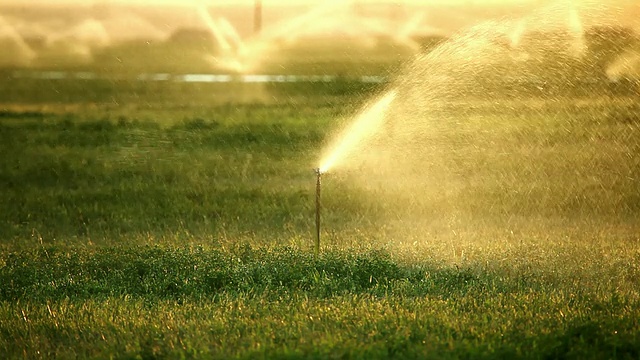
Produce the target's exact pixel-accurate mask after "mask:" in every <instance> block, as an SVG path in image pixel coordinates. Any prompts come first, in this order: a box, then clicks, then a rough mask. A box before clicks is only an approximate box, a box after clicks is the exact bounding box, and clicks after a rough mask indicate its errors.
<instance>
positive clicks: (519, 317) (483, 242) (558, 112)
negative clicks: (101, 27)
mask: <svg viewBox="0 0 640 360" xmlns="http://www.w3.org/2000/svg"><path fill="white" fill-rule="evenodd" d="M234 86H236V88H233V89H231V90H230V89H229V87H228V86H221V85H216V84H177V83H146V84H142V83H129V82H124V81H122V82H118V81H93V82H83V81H80V80H77V81H76V80H70V81H43V80H29V81H27V80H25V81H20V82H3V83H2V84H0V103H2V105H0V153H1V154H2V157H1V158H0V187H1V188H2V192H1V193H0V284H1V285H0V351H2V352H3V354H5V355H6V356H7V357H9V358H56V357H57V358H72V357H80V358H86V357H92V358H111V357H115V358H149V359H151V358H229V357H237V358H256V357H287V358H388V357H392V358H416V357H419V358H461V357H462V358H501V357H504V358H513V357H521V358H580V359H582V358H621V359H623V358H628V359H636V358H638V357H639V356H640V346H639V345H638V344H640V338H639V333H640V320H639V319H640V310H638V309H640V307H639V305H640V304H639V300H640V299H639V291H640V280H639V279H640V266H639V265H638V264H640V247H639V245H640V238H639V237H638V234H639V230H640V224H638V221H637V219H638V215H640V214H639V211H640V206H639V205H638V204H640V195H639V194H640V190H639V189H640V187H639V186H638V185H639V182H638V181H639V180H638V179H639V176H640V174H639V173H638V171H639V170H638V169H639V168H640V164H639V163H638V150H639V145H638V144H639V143H640V137H639V136H638V135H639V134H638V132H639V124H640V120H639V118H638V112H637V110H638V109H637V105H636V103H637V97H633V96H627V97H619V96H614V95H611V94H608V95H606V96H605V95H602V96H601V95H598V96H596V95H593V96H592V97H584V96H583V97H580V98H569V97H565V98H562V99H559V100H557V101H554V102H547V101H543V100H539V99H538V100H536V99H533V98H532V99H531V100H530V101H529V102H522V104H521V105H519V107H514V106H506V107H505V109H499V110H498V111H496V110H495V109H496V108H495V107H483V106H481V104H480V105H478V106H474V107H468V106H466V105H465V107H463V108H457V109H455V108H453V109H449V110H448V111H450V112H451V114H454V115H455V117H456V118H457V119H458V120H459V123H460V124H462V125H459V126H460V128H458V129H457V130H456V131H453V132H450V133H447V132H443V133H442V136H443V137H442V138H440V140H442V141H444V140H446V141H449V142H450V141H452V140H454V139H457V140H458V145H459V147H456V148H455V149H457V152H455V151H453V152H447V153H446V154H439V155H442V158H443V159H446V160H447V161H451V163H450V168H451V169H456V170H457V171H459V173H456V174H454V175H455V177H452V176H453V175H451V176H448V177H444V179H449V180H450V179H453V178H455V179H458V180H459V179H467V180H466V181H467V183H465V184H463V185H464V186H462V185H461V184H462V183H456V184H455V186H460V187H459V188H457V191H453V192H449V193H444V192H438V191H435V192H434V193H432V194H422V196H421V194H419V193H418V194H415V196H410V197H408V198H406V197H403V196H395V195H394V194H395V193H394V192H393V189H381V188H379V187H376V186H373V185H371V184H372V183H373V182H368V184H369V185H370V186H367V182H365V183H364V184H363V183H362V182H361V181H360V179H361V177H359V176H357V175H358V174H354V173H353V172H348V171H347V172H345V173H339V172H336V173H335V174H327V176H325V178H324V188H323V204H324V208H323V221H324V227H323V234H322V235H323V249H322V253H321V254H320V256H318V257H314V256H313V255H312V252H311V249H312V241H313V236H312V231H313V220H314V218H313V211H314V209H313V206H314V203H313V192H314V184H315V182H314V181H315V179H314V175H313V172H312V168H314V167H315V166H317V162H318V158H319V156H320V153H321V150H322V148H323V147H324V145H325V144H326V143H327V142H328V141H329V140H330V138H331V137H332V135H333V134H334V133H335V132H336V130H337V129H339V128H341V127H342V123H343V122H344V121H348V119H349V115H351V114H353V113H354V112H355V111H356V110H357V108H358V107H359V106H360V105H361V104H363V103H364V102H365V100H366V99H368V98H369V97H370V96H372V95H373V94H375V93H377V92H378V91H380V89H381V87H383V86H384V85H371V84H369V85H366V84H365V85H363V84H357V83H350V82H347V81H344V82H342V83H339V84H331V85H323V84H315V85H313V84H284V85H283V84H280V85H278V86H275V85H269V84H254V85H248V84H235V85H234ZM232 98H233V99H235V101H234V102H231V100H230V99H232ZM238 99H239V101H238ZM504 103H505V104H511V105H513V103H508V102H507V101H506V100H504ZM506 109H509V110H508V111H509V114H512V115H513V116H514V119H515V120H513V121H511V122H509V123H505V122H504V121H503V120H504V119H505V112H507V110H506ZM516 114H517V116H518V117H515V116H516ZM452 116H453V115H452ZM507 125H508V126H507ZM483 129H484V130H487V131H484V132H482V131H480V130H483ZM489 129H490V130H489ZM457 134H458V135H459V137H458V135H457ZM469 138H473V139H474V140H473V141H472V140H468V139H469ZM465 139H467V140H465ZM492 141H493V143H492ZM474 144H494V145H495V146H487V147H485V148H482V150H484V151H472V150H473V146H472V145H474ZM527 146H529V147H527ZM467 147H469V148H467ZM439 149H440V150H446V149H447V148H439ZM523 149H528V150H527V151H528V152H523V151H524V150H523ZM449 150H454V149H449ZM476 150H477V149H476ZM505 152H510V153H511V156H510V157H498V155H499V154H503V153H505ZM527 159H529V160H527ZM534 162H535V163H536V164H538V165H537V166H535V167H532V166H529V165H531V164H533V163H534ZM498 174H502V175H504V174H513V176H512V177H505V176H498ZM540 174H548V175H549V177H546V178H545V177H541V176H540ZM379 175H380V176H388V174H379ZM527 177H528V179H529V180H528V181H527V182H525V183H522V180H523V179H527ZM354 179H357V180H354ZM594 184H596V185H598V184H605V185H607V187H606V188H601V189H595V188H593V186H592V185H594ZM452 186H453V185H452ZM514 189H515V190H517V191H512V190H514ZM527 189H528V190H530V191H529V192H527V191H525V190H527ZM422 190H423V189H422ZM436 201H437V202H436ZM487 204H491V205H492V206H487Z"/></svg>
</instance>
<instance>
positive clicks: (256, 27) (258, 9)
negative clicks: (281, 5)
mask: <svg viewBox="0 0 640 360" xmlns="http://www.w3.org/2000/svg"><path fill="white" fill-rule="evenodd" d="M261 30H262V0H256V2H255V6H254V8H253V33H254V34H258V33H259V32H260V31H261Z"/></svg>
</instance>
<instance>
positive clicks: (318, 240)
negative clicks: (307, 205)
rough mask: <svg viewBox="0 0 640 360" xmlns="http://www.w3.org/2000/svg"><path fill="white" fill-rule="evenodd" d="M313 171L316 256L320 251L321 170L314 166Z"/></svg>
mask: <svg viewBox="0 0 640 360" xmlns="http://www.w3.org/2000/svg"><path fill="white" fill-rule="evenodd" d="M313 171H314V172H315V173H316V243H315V247H314V253H315V255H316V256H318V254H319V253H320V184H321V178H322V171H320V168H316V169H314V170H313Z"/></svg>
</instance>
